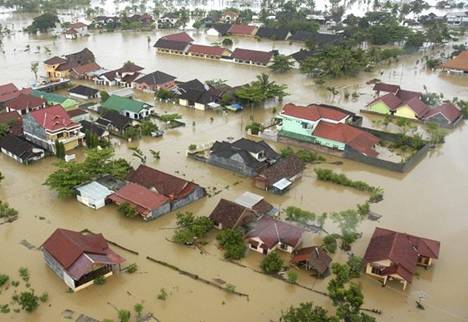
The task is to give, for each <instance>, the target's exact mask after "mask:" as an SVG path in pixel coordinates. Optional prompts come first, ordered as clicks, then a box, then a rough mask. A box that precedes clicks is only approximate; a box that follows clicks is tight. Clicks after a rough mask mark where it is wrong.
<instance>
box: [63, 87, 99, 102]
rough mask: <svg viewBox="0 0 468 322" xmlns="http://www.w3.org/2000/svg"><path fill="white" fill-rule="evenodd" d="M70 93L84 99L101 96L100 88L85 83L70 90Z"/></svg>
mask: <svg viewBox="0 0 468 322" xmlns="http://www.w3.org/2000/svg"><path fill="white" fill-rule="evenodd" d="M68 93H70V96H74V97H76V98H80V99H84V100H90V99H93V98H98V97H99V90H97V89H95V88H92V87H88V86H84V85H78V86H76V87H73V88H72V89H69V90H68Z"/></svg>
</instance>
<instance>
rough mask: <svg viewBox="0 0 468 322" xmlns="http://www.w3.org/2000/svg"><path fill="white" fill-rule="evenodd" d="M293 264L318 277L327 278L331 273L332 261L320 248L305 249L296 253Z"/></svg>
mask: <svg viewBox="0 0 468 322" xmlns="http://www.w3.org/2000/svg"><path fill="white" fill-rule="evenodd" d="M291 261H292V263H293V264H294V265H297V266H299V267H301V268H304V269H306V270H308V271H312V272H313V274H314V275H316V276H318V277H325V276H326V275H327V274H328V273H329V268H330V263H331V262H332V259H331V257H330V255H328V253H327V252H326V251H325V250H324V249H323V248H322V247H320V246H313V247H305V248H301V249H299V250H297V251H295V252H294V254H293V257H292V260H291Z"/></svg>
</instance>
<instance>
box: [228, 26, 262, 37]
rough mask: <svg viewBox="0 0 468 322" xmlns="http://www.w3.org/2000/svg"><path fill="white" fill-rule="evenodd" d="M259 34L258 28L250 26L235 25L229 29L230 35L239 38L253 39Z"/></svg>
mask: <svg viewBox="0 0 468 322" xmlns="http://www.w3.org/2000/svg"><path fill="white" fill-rule="evenodd" d="M256 32H257V27H255V26H249V25H239V24H234V25H232V26H231V28H229V30H228V34H229V35H231V36H237V37H253V36H255V33H256Z"/></svg>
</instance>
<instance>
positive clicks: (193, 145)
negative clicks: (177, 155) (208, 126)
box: [188, 144, 197, 151]
mask: <svg viewBox="0 0 468 322" xmlns="http://www.w3.org/2000/svg"><path fill="white" fill-rule="evenodd" d="M188 149H189V151H195V150H196V149H197V145H196V144H190V145H189V147H188Z"/></svg>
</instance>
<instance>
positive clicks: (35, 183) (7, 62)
mask: <svg viewBox="0 0 468 322" xmlns="http://www.w3.org/2000/svg"><path fill="white" fill-rule="evenodd" d="M30 19H31V17H30V16H28V15H11V14H4V15H1V16H0V23H2V24H6V25H8V26H11V25H12V24H14V29H15V30H18V29H20V28H21V27H23V26H25V25H26V24H28V23H29V22H30ZM161 35H162V33H161V32H157V33H156V32H153V33H135V32H122V33H121V32H116V33H103V34H93V35H91V36H90V37H89V38H83V39H78V40H76V41H69V40H65V39H63V38H62V37H59V38H58V39H55V40H52V39H50V38H47V37H42V36H38V37H29V36H28V35H26V34H24V33H19V32H16V33H15V34H14V35H12V36H11V37H10V38H5V39H4V45H3V48H4V51H5V53H4V54H0V67H1V73H0V83H6V82H14V83H16V85H18V86H28V85H29V81H30V80H32V79H33V73H32V72H31V70H30V63H31V62H32V61H39V62H42V61H43V60H45V59H46V58H48V56H47V55H46V54H45V51H44V50H43V47H48V48H49V49H50V50H51V51H52V53H53V54H59V55H60V54H67V53H71V52H75V51H79V50H81V49H83V47H88V48H89V49H90V50H92V51H93V52H94V54H95V55H96V59H97V62H98V63H100V64H101V65H102V66H104V67H106V68H109V69H111V68H117V67H120V66H121V65H122V64H123V63H124V62H126V61H128V60H131V61H133V62H135V63H136V64H138V65H140V66H143V67H145V71H146V72H151V71H154V70H161V71H163V72H166V73H169V74H172V75H174V76H177V78H178V80H182V81H186V80H190V79H193V78H198V79H200V80H202V81H205V80H209V79H215V78H221V79H225V80H227V81H228V83H229V84H231V85H240V84H243V83H246V82H250V81H252V80H254V79H255V76H256V75H257V74H259V73H260V72H269V70H268V69H262V68H255V67H248V66H243V65H238V64H230V63H222V62H217V61H213V62H211V61H205V60H199V59H195V58H188V57H174V56H168V55H167V56H164V55H156V53H155V51H154V49H153V47H152V44H153V43H154V42H155V41H156V39H157V38H159V37H160V36H161ZM191 35H192V36H193V37H194V38H195V42H199V43H206V44H209V43H212V42H214V41H216V39H210V38H209V37H206V35H204V34H203V33H199V34H197V33H191ZM148 36H149V37H150V38H151V43H150V44H149V45H148V41H147V39H148ZM28 44H29V45H30V47H31V52H24V51H23V50H24V49H25V47H26V45H28ZM37 46H41V50H40V52H39V53H37V54H36V53H35V52H36V51H37V50H36V47H37ZM234 47H246V48H256V49H268V50H269V49H272V48H275V49H278V50H279V51H280V52H281V53H285V54H289V53H292V52H295V51H297V50H298V49H299V48H300V47H299V46H298V45H290V44H289V43H287V42H276V43H272V42H270V41H257V40H248V39H242V40H236V41H235V44H234ZM418 59H419V60H420V59H421V56H407V57H402V58H401V59H400V62H398V63H395V64H392V65H390V66H386V67H382V68H379V69H378V70H376V71H375V72H374V73H362V74H361V75H359V76H358V77H356V78H353V79H341V80H338V81H335V82H333V83H329V84H327V86H330V87H336V88H337V89H338V90H339V91H340V93H342V92H343V91H344V90H345V89H347V90H348V91H349V92H354V91H356V92H358V93H360V94H361V96H360V98H359V99H358V100H356V101H352V100H349V101H346V100H344V98H342V97H343V96H342V95H338V96H336V97H335V98H333V97H331V95H330V94H329V92H328V91H327V90H325V89H324V88H320V87H318V86H316V85H314V84H313V82H312V80H310V79H307V78H306V77H305V76H304V75H302V74H300V73H299V72H297V71H293V72H290V73H287V74H282V75H276V74H272V78H273V79H274V80H276V81H278V82H280V83H284V84H287V85H288V87H289V93H290V96H288V97H286V98H285V101H286V102H289V101H291V102H294V103H297V104H300V105H306V104H309V103H313V102H317V103H333V104H336V105H339V106H341V107H343V108H347V109H350V110H353V111H355V112H358V111H359V110H360V109H362V108H364V107H365V104H366V102H368V101H369V99H370V98H371V90H370V87H369V86H368V85H366V81H368V80H370V79H372V78H380V79H382V80H383V81H386V82H393V83H397V84H400V85H401V86H402V87H403V88H406V89H409V90H420V91H422V90H423V86H424V85H426V86H427V87H428V89H429V90H430V91H434V92H442V93H444V96H445V97H446V98H452V97H455V96H457V97H460V98H462V99H468V91H467V89H468V77H458V76H447V75H443V74H438V73H432V72H430V71H426V70H425V69H423V66H422V65H423V64H422V63H419V64H417V65H416V64H415V62H416V61H417V60H418ZM41 68H42V65H41ZM41 72H43V71H42V70H41ZM137 97H138V98H140V99H144V100H146V101H148V102H152V98H151V97H150V96H149V95H144V94H139V95H137ZM156 111H157V112H162V111H169V112H177V113H180V114H182V115H183V120H184V121H185V122H186V123H187V126H186V127H184V128H177V129H173V130H170V131H168V133H167V134H166V135H165V136H164V138H158V139H155V138H145V139H143V140H140V141H138V142H136V143H135V144H132V146H135V145H138V147H139V148H140V149H141V150H142V151H143V152H144V153H145V154H146V155H147V157H148V161H147V165H149V166H151V167H155V168H158V169H161V170H162V171H166V172H169V173H172V174H177V175H180V176H183V177H185V178H187V179H189V180H192V179H193V180H194V181H196V182H197V183H199V184H200V185H201V186H203V187H216V188H218V190H222V192H221V193H220V194H218V195H216V196H213V197H211V198H204V199H202V200H200V201H197V202H196V203H193V204H191V205H190V206H188V207H187V208H184V209H183V211H192V212H194V213H195V214H197V215H209V214H210V213H211V211H212V209H213V208H214V207H215V205H216V204H217V202H218V201H219V199H220V198H226V199H231V200H232V199H234V198H236V197H237V196H238V195H239V194H241V193H243V192H244V191H247V190H250V191H252V192H254V193H257V194H262V195H264V196H265V197H266V199H267V200H268V201H270V202H271V203H272V204H274V205H275V206H277V207H280V208H281V209H284V208H286V207H287V206H296V207H300V208H303V209H307V210H310V211H313V212H316V213H321V212H332V211H340V210H345V209H348V208H352V207H354V206H355V205H356V204H357V203H362V202H364V201H365V200H366V199H367V197H368V196H367V195H365V194H363V193H358V192H355V191H353V190H350V189H345V188H341V187H339V186H336V185H333V184H327V183H322V182H317V181H316V179H315V175H314V172H313V167H312V166H309V167H308V168H307V170H306V172H305V176H304V177H303V178H302V179H301V180H300V182H299V183H298V184H297V185H296V186H295V187H294V188H292V190H291V191H289V192H288V193H286V194H285V195H283V196H277V195H272V194H269V193H265V192H262V191H260V190H257V189H255V188H253V187H252V184H251V181H250V179H248V178H244V177H240V176H236V175H233V174H232V173H230V172H229V171H226V170H223V169H220V168H216V167H213V166H210V165H207V164H203V163H201V162H197V161H194V160H191V159H188V158H186V156H185V151H186V149H187V147H188V146H189V145H190V144H206V143H208V142H213V141H215V140H222V139H226V138H228V137H234V138H239V137H241V136H243V135H244V128H245V125H246V124H247V123H248V122H249V118H250V111H248V110H246V111H245V112H243V113H240V114H227V115H225V114H221V113H216V112H203V111H195V110H189V109H186V108H183V107H178V106H174V105H165V106H161V105H159V103H158V104H157V105H156ZM273 115H274V114H273V113H272V110H271V109H265V110H261V109H257V110H255V111H254V118H255V119H256V120H258V121H262V122H264V121H268V120H269V119H271V118H272V117H273ZM210 117H213V118H214V120H213V121H210ZM192 122H195V125H194V126H192ZM365 123H366V124H369V121H365ZM467 137H468V127H467V126H466V124H462V125H461V126H460V127H458V128H457V129H455V130H454V131H453V132H452V133H450V134H449V135H448V136H447V137H446V143H445V144H444V145H443V146H441V147H440V148H437V149H436V150H434V151H431V153H430V154H429V155H428V156H427V157H426V158H425V159H424V160H423V161H422V162H421V163H419V164H418V165H417V166H416V168H415V169H413V170H412V171H411V172H409V173H407V174H398V173H393V172H389V171H385V170H380V169H378V168H374V167H370V166H366V165H363V164H360V163H357V162H352V161H348V160H344V163H343V165H339V166H331V165H330V166H326V167H330V168H332V169H334V170H336V171H340V172H344V173H346V175H347V176H349V177H350V178H352V179H355V180H363V181H366V182H367V183H369V184H370V185H372V186H380V187H382V188H383V189H384V190H385V194H384V200H383V201H382V202H380V203H378V204H377V205H373V208H372V210H373V211H375V212H377V213H378V214H381V215H383V217H382V219H381V220H380V222H378V223H376V222H371V221H365V222H364V223H363V224H362V226H361V227H360V231H363V237H362V238H361V239H359V240H358V241H357V242H356V243H355V244H354V245H353V252H354V253H355V254H356V255H359V256H362V255H363V254H364V251H365V249H366V246H367V244H368V242H369V238H370V236H371V234H372V232H373V231H374V228H375V227H376V226H380V227H386V228H389V229H394V230H397V231H402V232H408V233H412V234H415V235H421V236H426V237H429V238H433V239H436V240H440V241H441V253H440V259H439V260H436V261H435V264H434V266H433V268H432V269H431V270H430V271H424V269H418V272H419V273H420V276H418V277H415V279H414V280H413V283H412V284H411V285H409V287H408V288H407V289H406V291H404V292H403V291H401V289H400V288H399V286H398V285H397V284H392V283H390V284H389V286H388V287H387V288H382V287H381V286H380V284H379V283H378V282H376V281H374V280H372V279H370V278H368V277H366V276H363V277H362V278H361V279H360V280H359V282H360V283H361V284H362V287H363V291H364V295H365V304H364V307H366V308H376V309H379V310H381V311H382V312H383V314H382V315H381V316H377V319H378V321H395V322H396V321H398V322H400V321H401V322H403V321H434V322H439V321H447V322H449V321H450V322H451V321H454V322H455V321H457V322H458V321H468V307H467V305H466V295H467V293H468V292H467V291H466V289H465V285H468V275H467V274H465V270H464V268H465V267H467V265H468V258H467V257H466V256H465V253H466V247H465V245H466V244H467V243H468V213H467V208H468V199H467V198H466V194H467V192H468V162H467V160H468V140H467V139H466V138H467ZM277 147H278V148H281V145H277ZM150 149H153V150H155V151H161V160H159V161H155V160H153V158H152V157H151V154H150V152H149V150H150ZM116 155H117V156H118V157H125V158H126V159H127V160H129V161H131V162H132V165H134V166H137V165H138V162H139V160H138V159H137V158H135V157H132V151H131V150H129V149H128V145H127V144H125V143H124V144H122V145H120V146H118V147H116ZM328 159H329V160H330V161H333V159H332V158H328ZM54 160H55V159H54V158H48V159H44V160H41V161H39V162H38V163H36V164H33V165H31V166H28V167H26V166H22V165H20V164H18V163H16V162H15V161H14V160H12V159H10V158H8V157H6V156H5V155H3V154H2V155H0V171H1V172H2V173H3V174H4V176H5V180H3V181H2V182H1V183H0V200H6V201H8V202H9V203H10V205H11V206H12V207H14V208H16V209H17V210H18V211H19V219H18V220H17V221H16V222H14V223H12V224H7V225H2V226H0V243H1V245H2V246H1V247H0V273H5V274H8V275H10V276H11V277H13V276H14V278H17V270H18V268H19V267H20V266H24V267H27V268H28V269H29V270H30V272H31V280H32V285H33V287H34V288H35V289H36V290H37V291H38V292H42V291H47V292H48V293H49V304H50V306H49V304H43V305H41V307H40V308H39V309H38V310H37V311H35V312H34V313H32V314H26V313H19V314H16V313H11V314H8V315H1V316H0V320H1V321H31V322H32V321H34V322H36V321H44V322H45V321H47V322H48V321H62V320H63V318H62V317H61V316H62V312H63V311H64V310H65V309H70V310H73V311H76V312H80V313H85V314H87V315H89V316H93V317H95V318H97V319H103V318H112V319H114V320H115V317H116V311H115V309H114V308H113V306H115V307H117V308H125V309H129V310H131V309H132V308H133V305H134V304H136V303H138V302H142V303H143V305H144V307H145V311H150V312H153V313H154V315H155V316H156V317H158V318H159V319H160V320H161V321H164V322H166V321H175V322H179V321H184V322H185V321H187V322H192V321H193V322H197V321H206V322H218V321H228V322H231V321H232V322H238V321H253V322H267V321H270V320H277V319H278V318H279V316H280V314H281V311H282V310H286V309H287V308H288V307H289V306H291V305H297V304H299V303H301V302H306V301H312V302H314V303H316V304H319V305H322V306H324V307H328V308H330V307H331V303H330V302H329V299H328V298H326V297H324V296H321V295H318V294H316V293H314V292H311V291H309V290H306V289H303V288H299V287H295V286H292V285H289V284H288V283H285V282H283V281H279V280H276V279H274V278H271V277H268V276H264V275H262V274H259V273H257V272H254V270H253V269H258V268H259V263H260V261H261V259H262V255H260V254H256V253H253V252H249V253H248V255H247V257H246V258H245V259H243V260H242V263H243V264H244V265H246V266H248V267H250V268H251V269H250V268H243V267H240V266H237V265H234V264H232V263H228V262H226V261H224V260H223V257H222V252H221V251H220V250H218V249H217V242H216V240H215V237H214V236H215V234H214V233H213V235H212V238H210V243H209V244H208V245H207V246H206V250H207V251H208V254H204V255H202V254H200V253H199V251H198V250H196V249H191V248H185V247H181V246H178V245H175V244H173V243H171V242H168V241H167V239H170V238H171V236H172V234H173V230H171V229H167V228H173V227H175V214H174V213H171V214H168V215H165V216H164V217H162V218H160V219H157V220H155V221H153V222H150V223H143V222H142V221H141V220H137V219H135V220H131V219H128V218H124V217H123V216H121V215H120V214H119V213H118V212H117V210H116V208H115V207H105V208H102V209H100V210H98V211H95V210H92V209H90V208H87V207H85V206H83V205H81V204H79V203H78V202H77V201H76V200H74V199H71V200H65V201H64V200H59V199H58V198H57V196H56V194H55V193H54V192H52V191H50V190H49V189H48V187H46V186H44V185H43V183H44V181H45V179H46V178H47V176H48V175H49V174H50V173H51V172H52V171H53V170H54V165H53V163H54ZM321 167H323V166H321ZM40 217H43V218H45V219H41V218H40ZM58 227H61V228H66V229H71V230H82V229H85V228H87V229H90V230H91V231H93V232H102V233H103V234H104V236H105V237H106V238H108V239H109V240H111V241H114V242H117V243H119V244H121V245H125V246H126V247H128V248H130V249H134V250H136V251H138V252H139V253H140V254H139V255H138V256H137V255H132V254H130V253H127V252H125V251H122V250H120V249H115V250H116V251H117V252H119V253H120V254H121V255H122V256H124V257H126V258H127V263H129V264H130V263H134V262H135V263H137V264H138V266H139V270H138V272H137V273H135V274H132V275H130V274H126V273H122V274H120V275H118V276H116V277H113V278H110V279H108V281H107V283H106V284H105V285H102V286H92V287H89V288H87V289H85V290H83V291H81V292H78V293H75V294H74V293H68V292H67V288H66V286H65V284H64V283H63V281H62V280H60V279H59V278H57V277H56V275H55V274H54V273H53V272H52V271H51V270H50V269H49V268H48V267H47V266H46V264H45V263H44V261H43V259H42V255H41V253H40V252H39V251H38V250H29V249H28V248H26V247H24V246H23V245H22V244H20V242H21V241H22V240H26V241H28V242H29V243H31V244H33V245H35V246H36V247H39V246H40V245H41V243H42V242H44V240H45V239H46V238H47V237H48V236H49V235H50V234H51V233H52V232H53V231H54V230H55V229H56V228H58ZM326 228H327V230H329V231H334V227H333V226H332V224H331V222H330V221H328V223H327V224H326ZM317 240H319V236H318V235H315V236H314V235H311V236H310V237H308V238H306V240H305V242H304V246H311V245H314V244H315V243H316V242H317ZM146 256H151V257H153V258H156V259H159V260H163V261H166V262H168V263H171V264H174V265H176V266H178V267H180V268H182V269H184V270H187V271H190V272H193V273H195V274H198V275H200V276H201V277H203V278H205V279H209V280H212V279H214V278H219V279H222V280H224V281H226V282H227V283H230V284H233V285H235V286H236V290H237V291H239V292H242V293H247V294H249V300H248V301H247V300H246V299H245V298H244V297H238V296H236V295H232V294H228V293H226V292H223V291H221V290H218V289H216V288H213V287H211V286H209V285H205V284H204V283H202V282H199V281H195V280H192V279H190V278H188V277H186V276H183V275H180V274H179V273H177V272H174V271H172V270H170V269H168V268H166V267H163V266H160V265H158V264H155V263H152V262H149V261H148V260H146V259H145V257H146ZM334 260H335V261H345V260H346V255H345V254H344V253H343V252H341V251H339V252H338V253H337V255H335V256H334ZM298 282H299V283H300V284H303V285H306V286H308V287H311V288H314V289H317V290H320V291H325V290H326V285H327V282H328V279H325V280H318V279H315V278H313V277H311V276H308V275H307V274H305V273H301V274H300V276H299V280H298ZM162 288H164V289H166V290H167V291H168V293H169V296H168V298H167V300H166V301H161V300H158V299H157V295H158V294H159V292H160V289H162ZM421 296H422V297H423V298H424V301H423V303H424V306H425V308H426V309H425V310H419V309H417V308H416V304H415V300H416V299H418V298H419V297H421ZM8 300H9V297H7V296H6V294H0V304H3V303H6V302H7V301H8ZM109 303H110V304H109Z"/></svg>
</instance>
